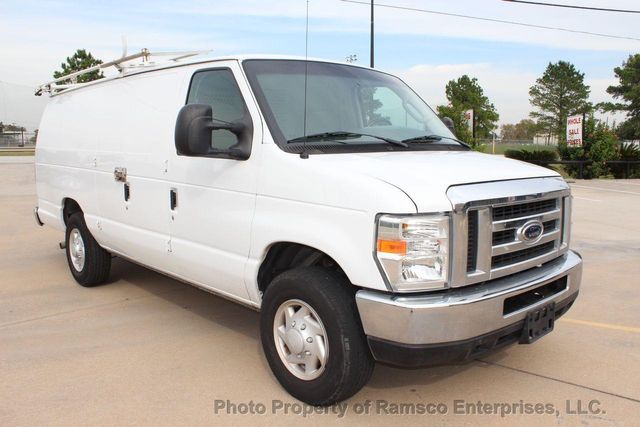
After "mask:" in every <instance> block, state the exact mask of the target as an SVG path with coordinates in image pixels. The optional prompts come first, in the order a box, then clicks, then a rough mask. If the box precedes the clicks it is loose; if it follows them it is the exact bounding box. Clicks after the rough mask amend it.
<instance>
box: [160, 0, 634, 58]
mask: <svg viewBox="0 0 640 427" xmlns="http://www.w3.org/2000/svg"><path fill="white" fill-rule="evenodd" d="M365 3H368V0H367V1H365ZM377 3H378V4H379V6H378V7H377V8H376V32H377V33H378V34H405V35H422V36H436V37H452V38H460V39H472V40H487V41H502V42H514V43H523V44H531V45H541V46H548V47H556V48H566V49H584V50H612V51H624V52H630V51H634V50H638V48H640V41H638V40H623V39H611V38H602V37H596V36H589V35H586V34H575V33H568V32H562V31H554V30H548V29H540V28H527V27H523V26H519V25H510V24H504V23H498V22H490V21H483V20H475V19H467V18H462V17H460V16H447V15H442V14H437V13H424V12H419V11H416V10H407V9H397V8H389V7H385V6H384V5H391V6H399V7H401V8H402V7H405V8H408V9H422V10H429V11H432V12H446V13H454V14H458V15H469V16H476V17H482V18H489V19H498V20H504V21H514V22H523V23H529V24H536V25H542V26H547V27H557V28H564V29H572V30H578V31H586V32H597V33H604V34H612V35H618V36H627V37H636V38H637V37H638V36H637V34H636V33H635V32H634V31H630V30H631V29H633V28H635V27H636V26H637V22H636V17H635V16H631V14H610V13H609V14H608V13H603V12H589V11H581V10H571V9H559V8H552V7H541V6H532V5H523V4H514V3H506V2H501V1H492V2H489V1H487V0H485V1H478V0H457V1H455V2H452V1H450V0H431V1H429V2H425V1H423V0H402V1H400V0H386V1H380V0H379V1H377ZM581 4H583V5H585V6H589V5H592V6H597V7H607V6H611V7H617V8H625V7H628V8H637V1H634V0H617V1H615V2H614V1H611V0H586V1H582V2H581ZM159 7H160V8H161V9H162V10H165V11H168V12H171V13H175V14H182V15H199V16H202V15H205V16H206V15H209V16H218V17H219V16H255V17H265V18H285V17H286V18H294V19H296V18H297V19H300V20H301V21H302V20H303V19H304V17H305V13H306V2H305V0H271V1H269V2H268V3H267V2H264V1H263V0H235V1H230V2H217V3H216V4H215V5H213V4H211V2H210V1H204V0H196V1H191V2H188V3H184V2H183V3H180V4H179V6H176V4H175V3H164V4H161V5H160V6H159ZM369 10H370V9H369V7H368V6H367V5H366V4H356V3H350V2H344V1H341V0H310V3H309V17H310V19H311V30H312V31H324V32H336V31H337V32H368V31H369Z"/></svg>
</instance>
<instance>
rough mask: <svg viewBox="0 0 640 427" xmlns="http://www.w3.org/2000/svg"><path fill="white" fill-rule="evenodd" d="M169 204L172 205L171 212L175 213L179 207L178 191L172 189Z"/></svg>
mask: <svg viewBox="0 0 640 427" xmlns="http://www.w3.org/2000/svg"><path fill="white" fill-rule="evenodd" d="M169 202H170V204H171V210H172V211H175V210H176V208H177V207H178V190H176V189H175V188H172V189H171V191H169Z"/></svg>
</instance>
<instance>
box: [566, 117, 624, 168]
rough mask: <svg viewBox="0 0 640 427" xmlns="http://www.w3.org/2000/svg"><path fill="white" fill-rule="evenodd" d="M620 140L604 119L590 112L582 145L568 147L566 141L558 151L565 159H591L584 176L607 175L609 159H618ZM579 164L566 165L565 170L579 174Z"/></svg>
mask: <svg viewBox="0 0 640 427" xmlns="http://www.w3.org/2000/svg"><path fill="white" fill-rule="evenodd" d="M619 145H620V144H619V141H618V138H617V137H616V135H615V133H614V132H613V131H612V130H611V128H609V126H607V125H606V124H605V123H603V122H602V121H599V120H596V119H595V118H594V117H593V114H589V115H588V116H587V119H586V121H585V124H584V138H583V146H582V147H568V146H567V143H566V142H560V144H558V152H559V153H560V156H561V157H562V159H563V160H591V161H592V162H593V163H592V164H591V165H588V166H585V167H584V168H583V178H599V177H606V176H608V175H610V174H611V169H610V167H609V166H607V165H606V162H607V161H608V160H617V159H618V158H619V157H620V154H619ZM578 168H579V167H578V166H577V165H566V166H565V170H566V171H567V172H568V173H569V174H571V175H572V176H578Z"/></svg>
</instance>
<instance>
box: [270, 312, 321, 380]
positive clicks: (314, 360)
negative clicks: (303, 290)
mask: <svg viewBox="0 0 640 427" xmlns="http://www.w3.org/2000/svg"><path fill="white" fill-rule="evenodd" d="M273 335H274V340H275V344H276V349H277V350H278V355H279V356H280V359H281V361H282V363H283V364H284V366H285V367H286V368H287V369H288V370H289V372H291V373H292V374H294V375H295V376H296V377H298V378H300V379H302V380H305V381H310V380H313V379H315V378H317V377H319V376H320V375H321V374H322V372H324V368H325V365H326V363H327V355H328V350H329V348H328V347H329V343H328V340H327V333H326V330H325V328H324V325H323V324H322V321H321V320H320V317H319V316H318V314H317V313H316V312H315V310H314V309H313V308H312V307H311V306H310V305H308V304H307V303H305V302H304V301H301V300H288V301H285V302H284V303H282V304H281V305H280V307H279V308H278V310H277V311H276V315H275V318H274V322H273Z"/></svg>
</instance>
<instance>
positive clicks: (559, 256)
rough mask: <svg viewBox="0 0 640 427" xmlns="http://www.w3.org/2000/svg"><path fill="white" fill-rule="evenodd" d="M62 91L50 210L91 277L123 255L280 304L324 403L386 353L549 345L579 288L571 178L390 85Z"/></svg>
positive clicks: (151, 82)
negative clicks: (507, 150) (494, 148)
mask: <svg viewBox="0 0 640 427" xmlns="http://www.w3.org/2000/svg"><path fill="white" fill-rule="evenodd" d="M41 91H45V92H49V94H50V99H49V103H48V105H47V107H46V110H45V113H44V116H43V118H42V123H41V125H40V132H39V135H38V143H37V150H36V174H37V189H38V207H37V208H36V211H35V213H36V219H37V221H38V223H39V224H43V223H44V224H47V225H50V226H52V227H56V228H58V229H59V230H61V231H64V232H65V236H66V237H65V247H66V254H67V260H68V264H69V268H70V270H71V274H72V275H73V277H74V278H75V280H76V281H77V282H78V283H79V284H81V285H83V286H93V285H97V284H100V283H103V282H104V281H105V280H106V279H107V277H108V276H109V268H110V265H111V259H112V257H114V256H118V257H122V258H125V259H128V260H131V261H133V262H136V263H139V264H142V265H144V266H147V267H149V268H151V269H153V270H156V271H159V272H162V273H164V274H167V275H169V276H172V277H175V278H177V279H179V280H182V281H185V282H188V283H191V284H193V285H195V286H198V287H200V288H202V289H206V290H208V291H211V292H214V293H216V294H218V295H221V296H223V297H225V298H229V299H231V300H233V301H237V302H239V303H241V304H244V305H247V306H249V307H252V308H254V309H259V310H260V311H261V324H260V330H261V339H262V345H263V348H264V353H265V356H266V358H267V360H268V362H269V365H270V366H271V369H272V370H273V373H274V375H275V377H276V378H277V379H278V381H279V382H280V383H281V384H282V386H283V387H284V388H285V389H286V390H287V391H288V392H289V393H291V394H292V395H293V396H294V397H296V398H298V399H300V400H302V401H304V402H307V403H310V404H313V405H328V404H332V403H334V402H337V401H340V400H342V399H346V398H348V397H350V396H352V395H353V394H355V393H356V392H357V391H358V390H359V389H360V388H362V387H363V386H364V385H365V384H366V382H367V380H368V379H369V377H370V375H371V373H372V370H373V367H374V361H379V362H383V363H388V364H393V365H397V366H403V367H412V368H413V367H420V366H429V365H436V364H443V363H461V362H465V361H468V360H472V359H474V358H477V357H480V356H483V355H485V354H486V353H487V352H490V351H493V350H496V349H498V348H501V347H504V346H506V345H508V344H512V343H516V342H519V343H531V342H533V341H535V340H536V339H538V338H539V337H540V336H542V335H544V334H546V333H548V332H550V331H551V330H552V329H553V326H554V321H555V319H557V318H558V317H559V316H561V315H562V314H564V313H565V312H566V311H567V310H568V309H569V307H570V306H571V304H572V303H573V302H574V300H575V299H576V297H577V295H578V289H579V287H580V279H581V273H582V261H581V258H580V257H579V255H578V254H576V253H575V252H573V251H571V250H569V234H570V224H571V219H570V218H571V195H570V190H569V187H568V185H567V184H566V183H565V181H564V180H563V179H562V178H561V177H560V176H558V174H556V173H555V172H553V171H551V170H549V169H545V168H541V167H537V166H533V165H530V164H527V163H521V162H517V161H513V160H508V159H504V158H502V157H498V156H491V155H486V154H480V153H477V152H474V151H472V150H471V149H469V147H467V146H466V145H465V144H464V143H461V142H460V141H458V140H457V139H456V138H455V136H454V135H453V134H452V133H451V132H450V130H449V129H448V128H447V127H446V126H445V125H444V124H443V122H442V121H441V120H440V119H439V118H438V117H437V116H436V114H435V113H434V112H433V111H432V110H431V109H430V108H429V107H428V106H427V104H425V102H424V101H423V100H422V99H421V98H420V97H419V96H418V95H416V93H415V92H413V91H412V90H411V89H410V88H409V87H408V86H407V85H405V84H404V83H403V82H402V81H401V80H400V79H398V78H397V77H394V76H392V75H390V74H387V73H383V72H380V71H376V70H372V69H368V68H363V67H359V66H355V65H352V64H342V63H334V62H326V61H317V60H308V61H307V60H302V59H292V58H276V57H251V58H248V57H243V58H238V57H234V58H221V59H207V60H201V61H198V60H193V59H191V60H189V61H188V62H184V61H177V62H176V61H174V62H169V63H162V64H152V63H148V64H147V65H143V66H138V67H121V73H120V74H118V75H116V76H113V77H109V78H104V79H101V80H98V81H94V82H90V83H85V84H74V83H71V84H60V82H53V83H50V84H47V85H44V86H43V87H42V88H41Z"/></svg>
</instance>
